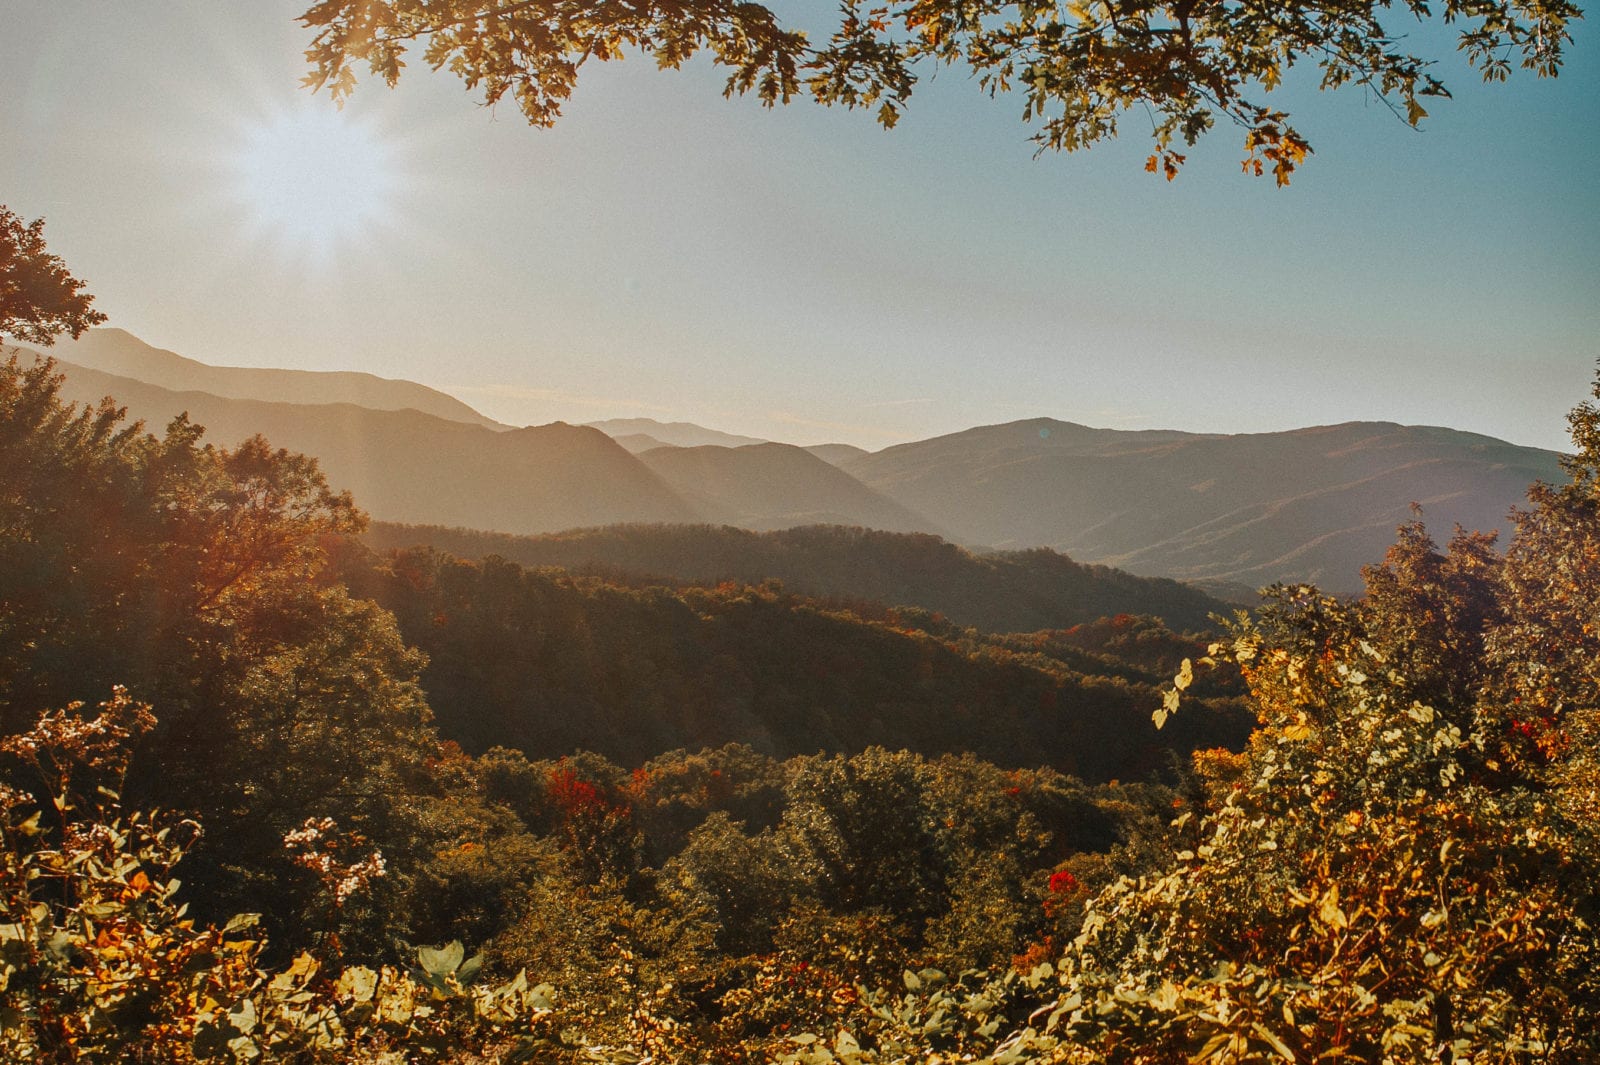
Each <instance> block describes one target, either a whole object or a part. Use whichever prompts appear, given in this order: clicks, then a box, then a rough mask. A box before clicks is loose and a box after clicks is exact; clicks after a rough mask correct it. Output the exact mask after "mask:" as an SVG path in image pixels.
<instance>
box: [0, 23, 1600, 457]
mask: <svg viewBox="0 0 1600 1065" xmlns="http://www.w3.org/2000/svg"><path fill="white" fill-rule="evenodd" d="M790 6H791V7H792V6H794V5H790ZM304 7H305V0H299V2H296V3H280V2H276V0H259V2H255V3H251V4H219V3H215V2H205V0H190V2H185V0H166V2H164V3H159V4H157V3H118V4H107V3H104V2H101V0H48V2H47V0H0V26H4V27H5V32H4V33H0V69H3V70H5V71H6V77H5V85H4V88H0V137H3V143H4V144H5V145H6V146H7V148H6V150H5V151H3V152H0V203H5V204H7V205H8V206H10V207H11V209H12V210H14V211H16V212H17V213H18V214H20V215H23V216H24V217H26V218H30V219H31V218H34V217H39V216H43V217H45V218H46V220H47V222H46V236H47V239H48V241H49V243H50V246H51V248H52V250H53V251H55V252H56V253H57V254H59V255H61V256H62V257H63V258H64V259H65V260H66V261H67V263H68V265H69V267H70V268H71V269H72V271H73V272H74V273H75V274H76V275H77V276H79V277H81V278H84V279H85V280H86V281H87V282H88V283H89V289H90V291H92V292H93V293H94V294H95V295H96V297H97V303H96V306H97V307H98V308H99V309H100V310H102V311H104V312H105V313H107V314H108V315H109V316H110V322H109V324H111V325H116V326H119V327H121V328H124V329H127V330H128V331H130V332H132V333H134V334H135V335H137V336H139V337H140V338H142V339H144V340H146V341H148V342H150V343H152V344H156V345H157V346H160V347H164V348H169V349H172V350H174V351H177V352H179V353H180V354H184V355H187V356H189V357H191V358H196V359H200V360H202V361H205V362H211V363H217V364H223V365H247V366H282V367H291V368H299V369H349V370H364V371H368V372H372V373H377V374H381V375H383V376H388V377H402V378H408V379H411V380H416V381H421V382H424V383H426V384H429V385H433V386H435V387H438V388H442V389H444V390H446V391H449V392H451V393H453V394H455V395H457V396H459V397H461V398H462V399H464V400H466V401H467V402H469V403H471V404H472V405H473V406H475V407H477V408H478V409H480V410H482V411H484V412H485V413H487V414H489V415H491V416H493V417H496V418H499V419H501V420H503V421H507V422H511V423H514V424H537V423H543V422H548V421H553V420H558V419H559V420H564V421H569V422H585V421H592V420H598V419H603V418H611V417H653V418H658V419H661V420H675V419H681V420H689V421H694V422H699V423H701V424H703V425H708V426H711V427H714V428H718V429H723V430H726V431H729V432H736V433H743V434H748V435H752V436H760V437H765V438H769V439H781V440H788V441H792V442H795V443H801V444H811V443H819V442H823V441H843V442H848V443H853V444H857V445H859V446H863V447H868V448H878V447H882V446H886V445H888V444H892V443H896V442H900V441H904V440H910V439H917V438H922V437H927V436H933V435H938V434H941V433H947V432H955V431H958V430H960V429H963V428H966V427H969V426H973V425H983V424H993V423H997V422H1005V421H1012V420H1015V419H1020V418H1028V417H1038V416H1048V417H1055V418H1061V419H1064V420H1069V421H1077V422H1082V423H1086V424H1090V425H1096V426H1103V427H1108V428H1126V429H1136V428H1156V427H1160V428H1178V429H1188V430H1194V431H1205V432H1265V431H1273V430H1279V429H1286V428H1293V427H1298V426H1304V425H1313V424H1328V423H1334V422H1341V421H1349V420H1355V419H1373V420H1389V421H1399V422H1404V423H1409V424H1432V425H1449V426H1453V427H1456V428H1460V429H1468V430H1472V431H1475V432H1481V433H1486V434H1489V435H1492V436H1497V437H1501V438H1503V439H1507V440H1510V441H1513V442H1515V443H1520V444H1527V445H1534V446H1541V447H1549V448H1557V449H1559V448H1562V447H1564V446H1565V444H1566V435H1565V426H1564V415H1565V412H1566V411H1567V410H1568V409H1569V408H1571V407H1572V406H1573V405H1574V404H1575V403H1576V402H1578V401H1579V400H1581V399H1583V398H1585V397H1586V396H1587V395H1588V392H1589V388H1590V384H1591V381H1592V380H1593V378H1594V373H1595V366H1596V360H1597V359H1600V177H1597V174H1600V35H1597V34H1596V32H1595V31H1596V30H1597V29H1600V26H1596V25H1594V24H1584V23H1579V24H1578V25H1577V26H1576V28H1575V34H1574V35H1575V37H1576V41H1575V43H1574V45H1573V47H1572V49H1571V51H1570V53H1569V57H1568V61H1567V65H1566V68H1565V70H1564V71H1563V73H1562V75H1561V76H1560V77H1559V78H1558V79H1554V80H1544V81H1540V80H1537V79H1534V78H1532V77H1531V76H1528V77H1514V78H1513V81H1512V83H1511V84H1509V85H1500V86H1483V85H1481V84H1480V83H1479V82H1478V81H1477V80H1476V77H1475V75H1473V74H1472V73H1471V72H1470V71H1468V70H1467V69H1466V68H1465V67H1464V65H1463V64H1461V63H1460V62H1459V61H1458V60H1456V59H1454V58H1452V57H1451V55H1450V52H1451V42H1450V40H1449V38H1448V37H1446V36H1443V35H1442V34H1441V32H1440V31H1439V30H1438V29H1437V28H1435V27H1413V28H1412V29H1411V32H1413V33H1415V34H1416V36H1417V37H1418V39H1419V40H1420V41H1422V42H1423V44H1424V45H1425V46H1426V47H1428V48H1430V49H1431V50H1432V51H1433V52H1434V53H1435V54H1438V55H1440V56H1442V57H1444V58H1445V62H1443V63H1442V64H1441V68H1440V69H1441V71H1442V74H1443V77H1444V79H1445V81H1446V83H1447V84H1448V85H1449V86H1450V88H1451V89H1452V90H1453V91H1454V93H1455V99H1454V100H1451V101H1438V102H1437V103H1430V110H1431V111H1432V117H1430V118H1429V119H1428V120H1426V121H1425V123H1424V130H1423V132H1420V133H1419V132H1417V131H1414V130H1412V129H1410V128H1409V127H1407V126H1405V125H1404V124H1402V123H1401V122H1399V121H1397V120H1396V119H1395V118H1393V117H1392V116H1391V115H1390V113H1389V112H1388V111H1387V110H1386V109H1385V107H1384V106H1383V104H1382V103H1381V102H1380V101H1377V100H1374V99H1372V98H1371V97H1369V96H1366V95H1364V94H1363V92H1362V91H1361V90H1359V89H1356V90H1341V91H1339V92H1336V93H1317V92H1315V91H1313V87H1312V86H1308V85H1307V84H1305V80H1306V79H1305V78H1298V79H1292V80H1291V81H1290V83H1289V84H1288V86H1287V87H1286V88H1285V89H1283V90H1280V91H1279V93H1277V94H1274V97H1273V98H1272V99H1273V101H1274V102H1275V103H1278V105H1279V106H1282V107H1285V108H1286V109H1288V110H1290V111H1291V112H1292V113H1293V114H1294V115H1295V117H1296V119H1297V125H1298V128H1299V129H1300V130H1301V131H1302V133H1304V134H1306V135H1307V136H1308V137H1309V139H1310V140H1311V142H1312V144H1313V145H1314V148H1315V155H1314V156H1313V157H1312V158H1311V159H1310V160H1309V161H1308V162H1307V164H1306V165H1305V166H1304V167H1303V169H1302V170H1301V171H1300V172H1299V173H1298V174H1297V175H1296V177H1295V179H1294V182H1293V184H1292V185H1291V186H1290V187H1289V188H1287V189H1278V188H1275V187H1274V186H1273V184H1272V182H1271V179H1270V178H1268V179H1265V180H1262V179H1251V178H1246V177H1244V176H1242V175H1241V174H1240V172H1239V165H1238V164H1239V158H1240V156H1241V141H1242V134H1240V133H1239V132H1237V131H1235V130H1232V129H1220V128H1219V129H1218V130H1217V131H1215V132H1213V133H1212V134H1211V135H1210V136H1209V137H1207V138H1206V139H1205V140H1204V141H1203V142H1202V144H1201V146H1200V147H1199V148H1197V149H1195V150H1192V151H1191V152H1190V153H1189V163H1188V165H1187V166H1186V167H1185V168H1184V170H1183V172H1182V174H1181V175H1180V177H1179V178H1178V180H1177V181H1175V182H1172V183H1170V184H1169V183H1168V182H1166V181H1163V180H1161V179H1160V178H1158V177H1155V176H1153V175H1150V174H1146V173H1145V172H1144V170H1143V160H1144V158H1145V156H1146V155H1147V154H1148V153H1149V151H1150V146H1149V139H1148V137H1147V136H1146V135H1145V134H1143V133H1141V132H1140V128H1141V124H1142V123H1143V124H1144V125H1145V128H1146V129H1147V128H1148V124H1147V122H1146V120H1145V119H1143V117H1142V116H1131V115H1130V116H1129V117H1128V118H1127V119H1126V120H1125V122H1124V133H1123V136H1122V138H1121V139H1120V140H1118V141H1116V142H1111V143H1105V144H1102V145H1100V146H1097V147H1095V148H1093V149H1092V150H1090V151H1088V152H1085V153H1073V154H1060V155H1056V154H1050V155H1044V156H1039V157H1035V152H1034V148H1033V145H1031V144H1030V143H1029V142H1028V140H1027V133H1028V130H1027V128H1026V127H1025V126H1024V125H1023V124H1022V122H1021V121H1020V110H1021V104H1020V101H1018V100H1016V99H1007V98H1004V97H1002V98H1000V99H998V100H993V101H991V100H989V99H987V98H985V97H984V96H982V95H981V94H980V93H979V92H978V90H977V87H976V86H975V85H974V84H973V83H971V82H970V81H969V80H968V79H967V78H965V77H964V76H963V75H962V74H961V73H960V72H958V71H954V70H946V71H944V72H942V73H940V74H939V75H938V76H937V77H936V78H934V79H933V80H932V81H931V82H928V81H924V82H923V83H922V84H921V85H920V86H919V87H918V89H917V92H916V95H915V96H914V97H913V99H912V102H911V107H910V109H909V111H908V113H907V115H906V117H905V118H904V119H903V120H902V122H901V123H900V125H899V126H898V127H897V128H896V129H895V130H893V131H888V132H886V131H884V130H882V129H880V128H879V127H877V126H876V125H875V124H874V123H873V122H872V121H871V118H870V117H869V116H868V115H867V114H865V113H863V112H848V111H844V110H840V109H827V108H821V107H817V106H815V105H814V104H811V103H809V102H805V101H802V102H798V103H795V104H791V105H790V106H789V107H786V108H779V109H776V110H771V111H769V110H765V109H763V108H762V107H760V106H759V105H758V104H757V103H756V102H755V101H754V100H753V99H734V100H732V101H728V100H724V99H722V97H721V95H720V85H721V82H720V78H719V76H718V75H717V74H716V73H715V72H714V71H712V70H710V69H709V68H708V67H705V66H701V65H697V66H694V67H692V68H690V69H687V70H685V71H681V72H676V73H665V74H663V73H660V72H658V71H657V70H656V69H655V67H654V64H653V63H651V62H650V61H648V60H641V59H640V58H638V57H634V58H631V59H629V60H627V61H624V62H621V63H606V64H590V65H588V66H586V67H585V68H584V71H583V76H582V79H581V80H580V84H579V87H578V90H577V94H576V96H575V97H574V99H573V101H572V102H571V103H570V105H569V106H568V108H567V111H566V114H565V116H564V117H563V118H562V119H561V120H560V122H559V124H558V125H557V126H556V127H555V128H554V129H552V130H537V129H532V128H530V127H528V126H527V125H526V124H525V123H524V122H523V120H522V118H521V116H520V115H519V114H518V113H517V112H516V110H515V108H514V107H511V106H502V107H500V108H498V109H493V110H491V109H487V108H483V107H481V106H479V105H478V104H477V102H476V98H475V97H473V96H471V95H469V94H468V93H467V91H466V90H465V89H464V88H463V87H462V85H461V84H460V82H458V81H457V80H455V79H454V78H453V77H451V76H449V75H447V74H442V73H433V72H431V71H428V70H427V69H426V67H425V66H424V65H423V64H422V63H421V62H420V61H419V62H417V63H416V64H414V65H413V67H412V68H411V69H409V70H408V71H407V73H406V74H405V76H404V77H403V78H402V79H401V82H400V85H399V87H398V88H397V89H395V90H389V89H387V88H385V87H384V86H383V85H382V84H381V83H378V82H372V81H368V82H363V83H362V84H361V85H360V87H359V88H358V89H357V91H356V93H355V96H354V98H353V99H352V100H351V101H350V103H349V104H348V106H347V107H345V109H344V110H343V111H337V110H335V109H333V107H332V105H331V104H330V103H329V102H328V100H327V99H326V97H323V96H318V97H312V96H311V95H309V94H308V93H307V92H306V91H305V90H304V89H302V88H301V87H300V85H299V79H300V77H301V75H303V74H304V73H305V69H306V68H305V62H304V59H303V56H302V52H303V50H304V48H305V47H306V45H307V44H308V43H309V39H310V35H309V33H308V32H307V31H306V30H305V29H304V28H302V27H300V26H299V25H298V24H297V23H296V22H295V20H294V17H295V16H296V15H297V14H299V13H300V11H301V10H303V9H304Z"/></svg>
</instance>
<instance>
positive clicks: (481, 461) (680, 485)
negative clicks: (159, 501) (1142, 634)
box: [59, 329, 1563, 597]
mask: <svg viewBox="0 0 1600 1065" xmlns="http://www.w3.org/2000/svg"><path fill="white" fill-rule="evenodd" d="M59 351H60V353H61V355H62V357H63V358H64V360H65V362H64V364H63V365H64V368H67V369H70V370H71V376H72V379H73V382H74V383H73V384H72V385H70V386H69V393H70V394H71V395H73V396H74V397H75V398H80V399H91V398H98V397H99V396H100V395H103V394H106V393H110V394H113V395H116V396H117V398H118V399H119V400H120V401H121V402H125V403H128V404H129V405H130V406H131V407H132V409H133V411H134V412H135V414H136V415H138V416H141V417H145V418H147V419H148V420H150V421H151V422H153V423H160V422H163V421H165V420H166V419H167V418H168V417H169V416H170V415H171V414H173V413H176V412H177V411H179V410H184V409H188V410H189V411H190V413H191V414H192V415H193V417H194V419H195V420H196V421H198V422H200V423H201V424H205V425H207V426H208V427H209V428H210V429H211V430H212V438H213V439H219V440H223V441H225V442H232V441H233V440H236V439H238V438H239V437H241V436H244V435H247V434H248V433H251V432H257V431H259V432H262V433H264V434H265V435H266V436H267V437H268V438H269V439H271V440H272V441H273V442H274V443H276V444H279V445H280V446H286V447H291V448H294V449H297V450H302V451H306V452H307V453H309V454H312V455H315V456H316V457H318V458H320V459H322V460H323V462H324V465H325V467H326V468H327V469H328V471H329V473H330V475H331V476H332V479H333V480H334V481H335V483H337V484H340V485H341V486H346V487H350V488H352V489H354V490H356V491H357V494H358V495H359V496H360V497H361V499H362V500H363V502H364V505H366V506H368V507H369V508H370V509H371V511H372V513H373V514H374V515H375V516H377V517H380V518H383V519H385V520H393V521H402V522H414V523H419V524H435V525H459V526H465V527H472V528H482V529H490V530H495V531H501V532H510V533H532V532H554V531H558V530H561V529H564V528H572V527H585V526H595V525H606V524H613V523H624V522H629V523H639V522H687V523H705V522H711V523H717V524H731V525H738V526H740V527H744V528H749V529H756V530H772V529H781V528H788V527H794V526H800V525H811V524H839V525H851V526H863V527H867V528H877V529H884V530H890V531H901V532H930V533H936V534H938V535H939V536H941V537H944V538H945V539H948V540H951V541H954V542H958V543H963V544H968V545H987V546H991V547H996V548H1002V549H1012V550H1020V549H1029V548H1034V547H1048V548H1050V549H1052V550H1054V551H1057V552H1062V553H1065V554H1068V555H1070V556H1071V557H1072V558H1074V559H1077V560H1080V561H1084V562H1091V563H1098V564H1104V565H1108V566H1114V567H1117V568H1119V569H1124V570H1127V571H1129V572H1131V573H1135V574H1141V575H1146V576H1170V577H1176V578H1180V579H1183V580H1187V581H1192V582H1197V583H1202V584H1205V585H1206V586H1208V587H1212V588H1215V589H1217V590H1218V592H1219V594H1228V595H1230V596H1235V597H1236V596H1237V594H1238V590H1239V589H1240V588H1251V587H1258V586H1260V585H1264V584H1268V583H1272V582H1274V581H1308V582H1313V583H1316V584H1319V585H1321V586H1322V587H1323V588H1325V589H1327V590H1329V591H1334V592H1351V591H1355V590H1357V589H1359V587H1360V570H1361V567H1362V566H1363V565H1364V564H1367V563H1371V562H1374V561H1377V560H1378V559H1380V558H1381V557H1382V555H1383V552H1384V550H1385V549H1386V548H1387V546H1388V545H1389V544H1390V543H1391V542H1392V540H1393V536H1394V529H1395V526H1397V525H1399V524H1400V523H1402V522H1404V521H1407V520H1409V519H1410V517H1411V509H1410V508H1411V504H1412V503H1417V504H1420V505H1421V507H1422V508H1423V516H1424V520H1425V521H1427V523H1428V524H1429V526H1430V527H1431V528H1433V529H1434V530H1435V531H1436V532H1437V533H1438V534H1440V535H1441V536H1443V535H1448V533H1449V531H1450V529H1451V528H1452V527H1453V526H1454V525H1456V524H1460V525H1462V526H1463V527H1466V528H1470V529H1483V530H1494V529H1504V528H1505V527H1506V524H1505V523H1506V515H1507V512H1508V511H1509V509H1510V508H1511V507H1512V506H1514V505H1516V504H1518V503H1520V502H1521V501H1522V500H1523V498H1524V496H1525V492H1526V489H1527V486H1528V485H1529V484H1530V483H1531V482H1532V481H1534V480H1537V479H1544V480H1552V481H1560V480H1561V479H1562V477H1563V473H1562V471H1561V469H1560V465H1559V456H1558V455H1556V454H1555V453H1554V452H1550V451H1543V450H1539V449H1536V448H1526V447H1518V446H1516V445H1513V444H1509V443H1506V442H1504V441H1501V440H1496V439H1493V438H1491V437H1486V436H1480V435H1476V434H1473V433H1466V432H1460V431H1457V430H1453V429H1447V428H1437V427H1429V426H1403V425H1396V424H1393V423H1387V422H1350V423H1346V424H1342V425H1330V426H1318V427H1313V428H1306V429H1297V430H1293V431H1288V432H1276V433H1258V434H1249V435H1222V434H1197V433H1186V432H1179V431H1176V430H1149V431H1139V432H1126V431H1119V430H1111V429H1096V428H1091V427H1089V426H1084V425H1077V424H1074V423H1071V422H1063V421H1056V420H1053V419H1048V418H1036V419H1029V420H1025V421H1018V422H1010V423H1006V424H1003V425H989V426H978V427H975V428H972V429H967V430H965V431H962V432H958V433H951V434H948V435H944V436H939V437H934V438H931V439H928V440H920V441H916V442H913V443H908V444H901V445H897V446H894V447H889V448H884V449H882V450H880V451H875V452H866V451H864V450H862V449H860V448H854V447H851V446H849V445H843V444H823V445H815V446H813V447H810V448H799V447H794V446H792V445H788V444H780V443H772V442H768V441H757V440H755V439H754V438H752V437H745V436H738V435H735V434H731V433H722V432H719V431H717V430H713V429H707V428H705V427H703V426H698V425H693V424H691V423H688V422H661V421H657V420H655V419H650V418H627V419H612V420H609V421H603V422H596V423H592V424H593V427H575V426H570V425H566V424H564V423H555V424H553V425H550V426H541V427H537V428H529V429H522V430H510V429H508V428H507V427H505V426H502V425H500V424H499V423H497V422H493V421H491V420H489V419H487V418H484V417H483V416H482V415H479V414H477V412H475V411H473V410H472V409H471V408H470V407H467V406H466V405H465V404H462V403H460V402H459V401H457V400H455V399H453V398H451V397H449V396H445V395H443V394H442V393H439V392H436V391H434V390H433V389H429V388H425V387H423V386H421V385H417V384H413V383H411V382H406V381H389V380H384V379H381V378H377V377H373V376H371V375H368V374H353V373H335V372H328V373H321V372H316V373H313V372H307V371H287V370H248V369H238V368H228V367H216V366H207V365H206V364H204V363H200V362H195V361H194V360H191V359H185V358H183V357H181V356H178V355H175V354H173V353H172V352H167V351H162V350H160V349H157V348H154V347H151V346H150V345H147V344H144V343H143V342H141V341H139V340H138V339H137V338H134V337H132V336H130V335H129V334H127V333H124V332H121V331H120V330H104V329H102V330H93V331H91V332H89V333H88V334H86V335H85V337H84V338H83V339H81V340H79V341H77V342H76V343H73V344H64V345H63V346H62V347H61V348H60V349H59ZM67 364H71V365H70V366H69V365H67ZM94 374H101V375H103V376H102V377H101V378H94V377H93V375H94ZM152 390H153V391H152ZM250 404H254V406H250ZM452 427H454V428H452ZM462 430H472V432H471V433H464V432H462ZM480 434H490V435H494V436H505V437H506V439H505V440H502V441H498V442H492V441H489V440H488V438H487V437H484V436H482V435H480ZM612 437H615V438H617V439H615V440H613V439H612ZM629 452H633V453H635V454H629ZM1224 589H1226V592H1224Z"/></svg>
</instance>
